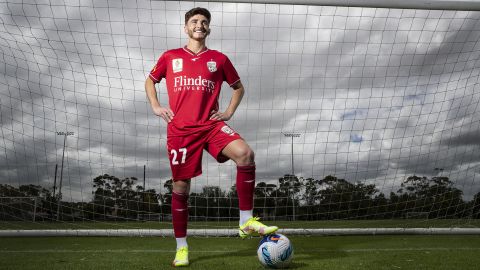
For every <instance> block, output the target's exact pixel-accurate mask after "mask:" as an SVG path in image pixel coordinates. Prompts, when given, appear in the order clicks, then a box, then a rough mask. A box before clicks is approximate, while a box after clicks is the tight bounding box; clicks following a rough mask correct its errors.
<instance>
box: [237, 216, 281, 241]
mask: <svg viewBox="0 0 480 270" xmlns="http://www.w3.org/2000/svg"><path fill="white" fill-rule="evenodd" d="M258 220H260V218H259V217H251V218H250V219H249V220H247V222H245V223H244V224H243V225H241V226H240V229H239V230H238V235H240V237H241V238H246V237H247V236H253V235H268V234H272V233H274V232H276V231H277V230H278V227H277V226H267V225H265V224H263V223H261V222H260V221H258Z"/></svg>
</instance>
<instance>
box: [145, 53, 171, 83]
mask: <svg viewBox="0 0 480 270" xmlns="http://www.w3.org/2000/svg"><path fill="white" fill-rule="evenodd" d="M166 73H167V60H166V57H165V54H162V56H160V58H158V61H157V64H156V65H155V66H153V68H152V70H151V71H150V75H149V76H150V78H151V79H152V80H153V81H154V82H155V83H158V82H159V81H160V80H161V79H162V78H165V76H166Z"/></svg>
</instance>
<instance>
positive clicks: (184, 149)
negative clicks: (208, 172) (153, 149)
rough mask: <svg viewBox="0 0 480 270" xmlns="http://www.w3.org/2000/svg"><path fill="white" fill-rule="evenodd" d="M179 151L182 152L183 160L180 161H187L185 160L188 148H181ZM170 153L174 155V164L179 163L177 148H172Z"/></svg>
mask: <svg viewBox="0 0 480 270" xmlns="http://www.w3.org/2000/svg"><path fill="white" fill-rule="evenodd" d="M178 151H179V152H181V153H182V160H181V161H180V163H182V164H183V163H185V160H186V159H187V148H180V149H178ZM170 153H171V154H172V155H173V157H172V164H173V165H178V164H179V163H178V159H177V157H178V153H177V151H176V150H175V149H172V151H170Z"/></svg>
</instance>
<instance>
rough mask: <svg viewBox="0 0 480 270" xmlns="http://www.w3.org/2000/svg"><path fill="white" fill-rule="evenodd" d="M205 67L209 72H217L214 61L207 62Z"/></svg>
mask: <svg viewBox="0 0 480 270" xmlns="http://www.w3.org/2000/svg"><path fill="white" fill-rule="evenodd" d="M207 67H208V70H209V71H210V72H215V71H217V62H215V61H209V62H207Z"/></svg>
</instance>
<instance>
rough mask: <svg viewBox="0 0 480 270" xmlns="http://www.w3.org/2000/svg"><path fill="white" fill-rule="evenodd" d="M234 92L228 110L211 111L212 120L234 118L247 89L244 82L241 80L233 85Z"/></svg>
mask: <svg viewBox="0 0 480 270" xmlns="http://www.w3.org/2000/svg"><path fill="white" fill-rule="evenodd" d="M232 88H233V94H232V98H231V99H230V104H228V107H227V110H225V112H223V113H222V112H217V111H211V112H210V113H211V115H210V120H220V121H228V120H230V118H232V116H233V114H234V113H235V111H236V110H237V107H238V105H240V102H241V101H242V98H243V94H244V93H245V89H244V88H243V84H242V82H241V81H238V82H236V83H235V84H234V85H232Z"/></svg>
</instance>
